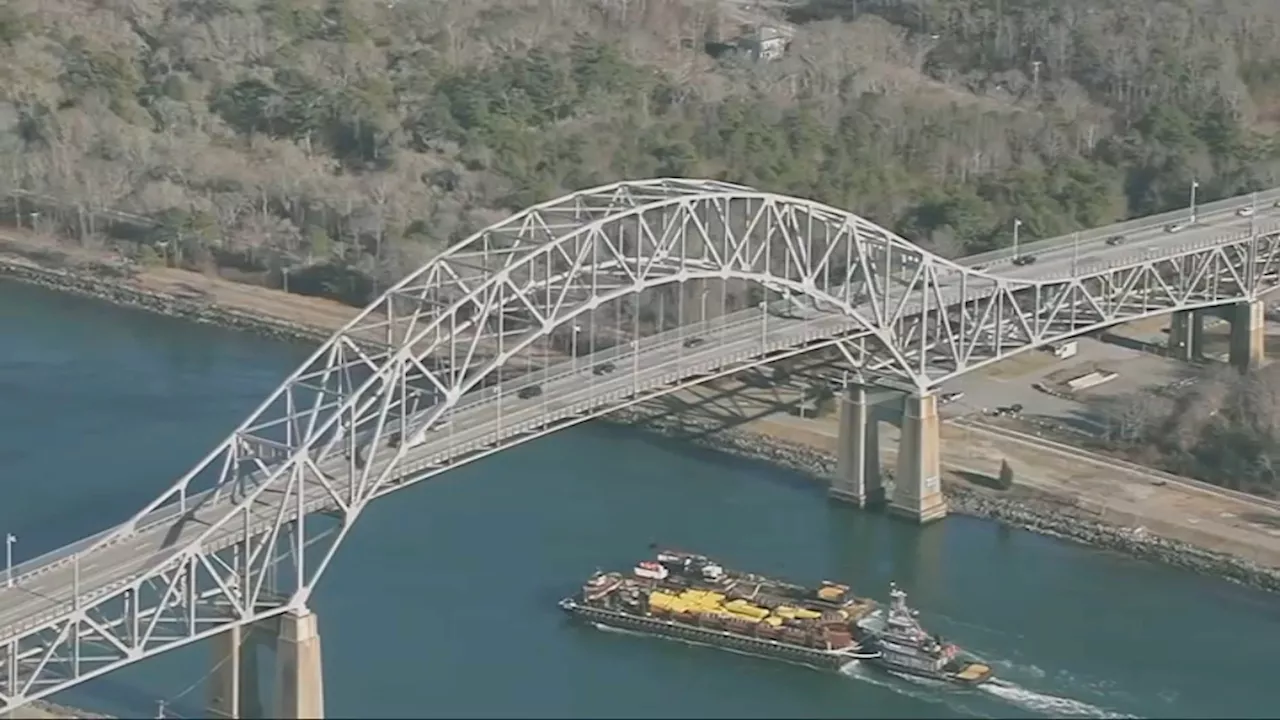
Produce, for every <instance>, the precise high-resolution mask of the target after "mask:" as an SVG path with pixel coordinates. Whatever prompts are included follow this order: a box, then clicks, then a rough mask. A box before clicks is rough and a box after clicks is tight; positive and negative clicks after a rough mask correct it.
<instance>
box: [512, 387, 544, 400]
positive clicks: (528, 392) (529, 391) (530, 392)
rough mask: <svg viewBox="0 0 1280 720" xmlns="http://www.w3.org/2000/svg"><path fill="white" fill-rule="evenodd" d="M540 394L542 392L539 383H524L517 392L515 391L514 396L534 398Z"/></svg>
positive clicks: (527, 398)
mask: <svg viewBox="0 0 1280 720" xmlns="http://www.w3.org/2000/svg"><path fill="white" fill-rule="evenodd" d="M541 394H542V386H541V385H526V386H524V387H522V388H520V390H519V391H518V392H516V397H518V398H520V399H521V400H532V399H533V398H536V397H538V396H539V395H541Z"/></svg>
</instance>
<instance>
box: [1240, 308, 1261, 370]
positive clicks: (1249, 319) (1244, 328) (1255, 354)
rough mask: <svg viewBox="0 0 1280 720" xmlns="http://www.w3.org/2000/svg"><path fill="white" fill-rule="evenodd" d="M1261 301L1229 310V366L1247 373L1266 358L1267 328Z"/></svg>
mask: <svg viewBox="0 0 1280 720" xmlns="http://www.w3.org/2000/svg"><path fill="white" fill-rule="evenodd" d="M1264 311H1265V308H1264V306H1263V304H1262V301H1261V300H1252V301H1246V302H1240V303H1236V304H1235V305H1234V306H1232V308H1231V364H1232V365H1234V366H1235V367H1236V368H1237V369H1239V370H1240V372H1248V371H1249V370H1253V369H1256V368H1257V367H1258V366H1259V365H1261V364H1262V359H1263V358H1264V357H1265V356H1266V347H1267V346H1266V340H1267V328H1266V317H1265V315H1264Z"/></svg>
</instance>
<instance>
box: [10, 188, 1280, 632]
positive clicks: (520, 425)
mask: <svg viewBox="0 0 1280 720" xmlns="http://www.w3.org/2000/svg"><path fill="white" fill-rule="evenodd" d="M1278 214H1280V213H1277V212H1276V211H1275V209H1273V208H1271V207H1270V206H1268V207H1266V208H1260V209H1259V211H1258V217H1257V218H1256V220H1257V221H1259V222H1261V221H1264V220H1274V219H1275V218H1276V216H1277V215H1278ZM1249 227H1250V222H1249V221H1248V220H1247V219H1244V218H1240V217H1238V216H1236V215H1235V214H1234V208H1231V209H1227V210H1221V211H1218V212H1215V213H1212V214H1208V215H1202V217H1201V218H1200V225H1198V226H1197V227H1195V228H1191V229H1188V230H1184V231H1182V232H1180V233H1177V234H1169V233H1166V232H1164V231H1163V229H1162V228H1161V227H1158V226H1157V227H1151V228H1147V229H1145V230H1142V231H1140V232H1130V233H1129V234H1128V238H1127V240H1126V241H1125V242H1124V243H1123V244H1120V245H1117V246H1109V245H1106V244H1105V243H1104V242H1103V240H1102V237H1103V236H1098V237H1097V238H1096V239H1093V240H1089V241H1088V242H1081V243H1080V244H1079V246H1078V247H1075V248H1073V247H1072V244H1071V242H1070V240H1069V239H1068V240H1067V241H1066V242H1065V244H1062V245H1058V246H1056V247H1054V248H1052V249H1040V250H1038V251H1037V256H1038V257H1037V262H1036V263H1034V264H1032V265H1028V266H1022V267H1014V266H1011V265H1006V264H1007V262H1008V260H1007V258H1006V259H1004V260H999V261H996V262H998V263H999V264H1000V265H1001V267H1000V269H999V271H998V272H999V274H1000V275H1001V276H1002V277H1007V278H1010V279H1023V280H1034V279H1040V278H1055V277H1063V276H1066V275H1069V274H1070V273H1071V272H1072V270H1073V267H1078V268H1079V269H1080V270H1082V271H1083V270H1085V269H1086V268H1087V267H1088V266H1090V265H1099V264H1106V263H1116V262H1120V261H1123V260H1125V259H1128V258H1134V259H1138V258H1141V257H1143V256H1150V255H1153V254H1165V253H1174V252H1178V251H1181V250H1186V249H1188V248H1190V247H1193V246H1198V245H1209V244H1212V243H1214V242H1215V241H1216V240H1219V239H1221V238H1223V237H1224V236H1226V235H1227V234H1229V233H1238V232H1245V231H1247V230H1248V229H1249ZM944 291H945V292H946V293H948V294H954V297H958V293H959V288H958V287H956V286H954V285H948V286H944ZM914 304H916V305H917V306H918V304H919V300H916V301H914ZM857 329H858V328H857V324H856V322H855V321H853V320H852V319H850V318H847V317H844V316H842V315H829V316H815V317H809V318H779V317H777V316H769V317H767V318H766V319H765V320H764V321H762V319H761V313H760V312H759V311H758V310H754V311H752V310H749V311H743V312H742V313H738V314H736V315H735V316H733V318H731V319H730V318H726V320H725V322H723V324H720V325H718V326H716V327H709V328H708V329H707V331H706V332H705V333H704V334H703V336H704V337H706V339H707V342H706V343H705V344H703V345H699V346H697V347H695V348H686V347H684V345H683V343H682V342H681V340H680V338H679V337H677V338H675V339H672V338H670V337H665V336H660V337H658V338H656V339H652V342H651V343H649V344H642V346H641V347H640V348H639V350H638V354H632V353H628V354H623V355H616V356H614V357H612V358H611V361H612V362H614V363H615V365H616V366H617V370H616V372H614V373H610V374H604V375H596V374H594V373H593V372H591V367H592V366H593V364H594V363H595V362H598V360H596V359H592V358H579V359H578V360H577V361H576V362H574V363H568V364H566V365H569V366H570V367H567V369H566V366H561V367H559V368H557V369H556V371H555V373H554V374H550V373H549V374H548V375H545V376H543V375H542V374H541V373H539V374H538V375H539V377H536V378H531V379H527V380H525V379H516V380H515V381H513V382H511V383H508V384H506V385H505V386H504V393H503V394H502V395H501V400H500V401H499V400H498V399H497V397H495V396H493V395H492V394H477V398H476V399H475V400H472V401H468V400H466V399H464V401H463V403H462V404H461V405H459V406H458V407H457V408H456V409H455V410H454V411H453V413H452V422H451V423H450V424H448V425H444V426H442V427H440V428H438V429H434V430H432V431H430V432H429V433H428V435H427V438H426V440H425V441H424V442H423V443H422V444H420V445H418V446H416V447H414V448H412V449H410V450H409V451H407V453H406V457H405V458H404V460H403V461H402V462H401V463H400V464H399V466H398V467H397V468H396V469H395V470H394V471H393V473H392V475H391V479H392V480H398V479H405V478H409V477H412V476H414V475H417V474H421V473H422V472H423V471H424V470H425V469H427V468H430V467H439V466H441V465H443V464H445V463H447V462H448V461H449V460H450V459H452V458H456V457H458V456H461V455H464V454H467V453H471V452H476V451H479V450H481V449H483V448H485V447H489V446H492V445H493V444H495V442H496V441H498V440H499V439H502V438H505V437H509V436H511V435H515V434H519V433H522V432H528V431H531V430H532V429H534V428H536V427H537V426H541V425H545V424H547V423H548V422H552V421H555V420H556V419H562V418H565V417H569V416H573V415H579V414H582V413H584V412H587V411H589V410H592V409H595V408H598V407H600V406H602V405H606V404H610V403H615V402H618V401H620V400H622V399H623V398H626V397H628V396H630V395H632V394H633V393H634V392H636V391H637V390H640V391H643V390H645V389H650V388H654V387H658V386H661V385H665V384H669V383H671V382H675V381H678V380H680V379H682V378H685V377H689V376H690V375H694V374H698V373H705V372H711V371H714V370H716V369H718V368H721V367H725V366H728V365H730V364H732V363H735V362H739V361H745V360H748V359H749V358H750V357H752V356H756V355H759V354H760V352H761V337H762V336H763V337H765V338H766V339H767V340H766V344H767V345H768V346H769V347H770V348H773V349H783V348H788V347H795V346H797V345H801V344H804V343H806V342H809V341H812V340H815V339H824V338H830V337H832V336H835V335H840V334H844V333H849V332H852V331H855V330H857ZM683 337H687V335H685V336H683ZM535 382H536V383H539V384H541V385H542V386H543V394H542V395H541V396H540V397H538V398H533V399H529V400H521V399H518V398H517V397H516V393H517V392H519V390H520V388H521V387H522V386H523V385H525V384H529V383H535ZM499 406H501V408H502V410H501V413H499V412H498V410H497V408H498V407H499ZM499 417H501V425H500V426H499V425H498V418H499ZM394 454H395V451H394V450H393V449H391V448H390V447H387V446H385V445H384V446H382V447H379V448H378V449H377V451H376V452H375V453H374V456H373V458H372V462H373V463H374V467H375V472H374V473H373V474H374V475H375V476H376V475H377V474H378V472H379V471H381V470H382V469H384V468H385V467H386V466H387V464H388V463H390V462H391V461H392V458H393V456H394ZM349 462H350V460H349V459H345V458H343V457H336V458H334V459H333V460H330V461H328V462H327V463H325V464H324V465H322V466H321V470H322V471H323V472H324V473H325V474H326V475H328V476H329V477H330V478H331V482H332V484H333V485H334V486H335V488H336V489H337V490H338V492H339V493H340V494H342V495H343V496H346V495H347V494H348V493H349V492H350V490H351V483H352V477H351V475H350V472H349ZM357 475H358V474H357ZM306 497H307V498H308V499H309V501H308V503H307V505H306V506H305V507H304V508H303V512H308V513H309V512H316V511H319V510H322V509H325V508H326V507H332V506H333V502H332V500H330V499H329V497H328V495H327V491H325V490H324V489H323V488H322V487H321V486H320V484H319V483H318V482H316V481H314V480H313V481H310V482H309V483H308V487H307V491H306ZM237 500H238V498H236V497H229V496H227V495H225V494H224V495H222V496H220V497H219V498H218V499H217V501H216V502H213V501H212V499H211V496H197V497H193V498H189V499H188V504H187V507H188V508H193V507H194V510H190V511H189V512H188V513H187V514H186V515H185V517H182V514H181V513H179V511H178V510H179V509H178V507H177V505H176V504H174V505H170V506H167V507H165V508H161V509H160V510H157V511H156V512H155V513H153V514H152V515H151V516H149V518H148V519H147V520H144V521H143V522H142V523H140V525H139V529H138V531H137V532H136V533H135V534H133V535H131V536H128V537H126V538H123V539H121V540H119V541H117V542H115V543H114V544H111V545H109V546H104V547H100V548H97V549H96V550H94V551H93V552H89V553H82V552H80V551H82V550H83V548H84V547H85V546H86V545H87V544H88V543H89V542H91V541H92V540H93V538H90V539H88V540H86V541H82V542H80V543H77V544H75V545H72V546H69V547H67V548H64V549H63V550H61V551H59V552H58V553H55V554H51V555H50V556H46V557H47V558H48V559H47V561H44V562H43V563H42V564H41V565H40V566H39V567H36V568H29V567H27V568H23V570H22V573H21V574H20V575H19V576H18V577H17V580H16V585H15V586H14V587H9V588H5V587H0V645H2V644H3V643H4V642H6V641H8V640H10V639H13V638H15V637H19V636H22V635H23V634H25V633H26V632H29V631H31V630H32V629H33V628H36V627H38V626H40V625H42V624H44V623H47V622H49V621H51V620H53V619H55V618H57V617H60V616H64V615H65V614H67V613H68V612H69V611H70V610H71V609H72V606H73V597H72V594H73V587H74V583H75V575H76V573H77V569H78V574H79V591H80V593H79V594H80V602H81V603H83V604H89V603H91V602H93V601H94V600H96V599H99V598H103V597H105V596H109V595H111V594H113V593H115V592H116V591H118V590H119V589H120V588H122V587H124V586H127V585H128V584H130V583H131V582H133V581H135V580H136V579H137V578H139V577H140V576H143V575H144V574H148V573H149V572H151V571H154V570H155V569H156V568H158V567H160V566H162V565H165V564H167V563H170V562H172V561H173V560H174V558H175V556H176V555H177V554H179V553H182V552H185V551H189V550H190V548H189V547H188V544H189V543H191V542H193V541H194V540H195V539H196V538H197V537H198V536H199V535H200V534H201V533H203V532H204V531H205V530H206V529H207V528H208V527H209V526H210V525H211V524H213V523H215V522H217V521H218V520H221V519H224V518H226V517H227V515H228V514H230V513H231V512H233V508H234V507H235V503H236V502H237ZM281 501H282V498H281V496H280V494H279V493H264V494H263V495H262V496H261V500H260V501H259V502H258V503H256V504H255V505H254V506H253V507H252V509H251V511H250V518H251V519H250V521H249V523H248V526H246V523H245V522H244V521H242V520H239V519H237V520H235V521H231V522H227V523H226V524H225V525H223V526H222V527H221V528H219V529H218V530H217V531H216V532H214V533H213V534H212V535H211V537H209V538H208V539H207V540H206V542H205V545H204V550H205V551H206V552H208V551H212V550H217V549H221V548H224V547H228V546H230V545H232V544H235V543H237V542H240V541H242V540H243V538H244V537H245V536H246V533H248V534H250V535H253V534H257V533H260V532H264V531H266V530H267V529H269V528H271V527H272V526H274V525H275V524H276V521H277V513H278V512H279V511H280V503H281ZM291 502H293V501H291ZM297 512H298V509H297V508H296V507H290V508H287V509H286V510H285V512H284V517H285V518H286V519H292V518H294V517H296V515H297ZM180 517H182V519H181V520H178V518H180ZM77 553H80V554H79V555H77ZM73 556H77V557H78V562H75V563H73V562H71V561H70V558H71V557H73Z"/></svg>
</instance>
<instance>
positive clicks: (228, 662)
mask: <svg viewBox="0 0 1280 720" xmlns="http://www.w3.org/2000/svg"><path fill="white" fill-rule="evenodd" d="M266 634H267V633H265V632H262V629H261V628H255V627H254V626H252V625H241V626H237V627H233V628H231V629H230V630H228V631H227V632H224V633H222V634H221V635H215V636H214V637H213V674H212V675H211V676H210V678H209V717H211V718H259V717H262V716H263V715H265V714H266V713H265V712H264V710H263V706H262V689H261V687H260V683H259V682H258V645H260V644H262V643H263V642H264V641H265V639H266V638H265V637H263V636H264V635H266Z"/></svg>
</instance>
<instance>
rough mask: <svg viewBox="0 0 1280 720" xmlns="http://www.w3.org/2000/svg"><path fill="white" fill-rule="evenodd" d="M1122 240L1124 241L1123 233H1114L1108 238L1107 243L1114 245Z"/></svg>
mask: <svg viewBox="0 0 1280 720" xmlns="http://www.w3.org/2000/svg"><path fill="white" fill-rule="evenodd" d="M1122 242H1124V236H1123V235H1112V236H1111V237H1109V238H1107V239H1106V243H1107V244H1108V245H1112V246H1115V245H1119V244H1120V243H1122Z"/></svg>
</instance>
